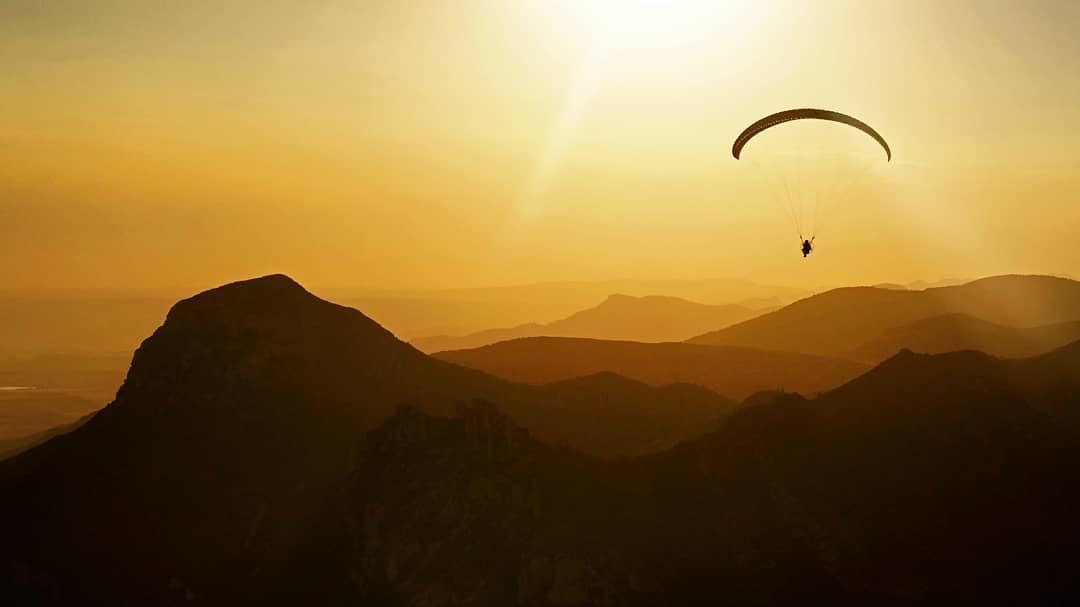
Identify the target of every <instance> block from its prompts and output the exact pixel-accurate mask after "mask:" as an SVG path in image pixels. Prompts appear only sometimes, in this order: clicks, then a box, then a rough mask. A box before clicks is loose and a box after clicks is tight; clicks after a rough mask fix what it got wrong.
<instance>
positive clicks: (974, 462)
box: [0, 276, 1080, 606]
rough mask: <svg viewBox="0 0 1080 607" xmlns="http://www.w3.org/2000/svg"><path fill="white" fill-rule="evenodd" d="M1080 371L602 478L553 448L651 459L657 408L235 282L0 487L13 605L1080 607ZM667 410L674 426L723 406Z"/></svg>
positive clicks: (762, 422) (758, 424)
mask: <svg viewBox="0 0 1080 607" xmlns="http://www.w3.org/2000/svg"><path fill="white" fill-rule="evenodd" d="M1078 368H1080V343H1076V344H1071V345H1068V346H1065V347H1063V348H1060V349H1058V350H1055V351H1053V352H1050V353H1048V354H1045V355H1042V356H1039V357H1036V358H1028V359H1019V360H999V359H995V358H993V357H990V356H987V355H985V354H981V353H977V352H955V353H949V354H943V355H917V354H913V353H911V352H907V351H905V352H902V353H900V354H898V355H896V356H894V357H892V358H890V359H889V360H888V361H886V362H884V363H882V364H881V365H879V366H877V367H875V368H874V369H872V370H870V371H869V372H867V373H865V374H863V375H861V376H859V377H858V378H856V379H854V380H852V381H850V382H848V383H847V384H845V385H843V386H841V387H839V388H837V389H835V390H832V391H829V392H827V393H825V394H823V395H821V396H819V397H817V398H814V399H806V398H803V397H801V396H799V395H792V394H785V393H769V394H758V395H755V396H754V397H753V398H750V399H748V400H747V401H746V403H745V404H744V405H743V406H742V407H740V408H739V409H738V410H736V411H734V412H733V413H731V414H730V415H728V416H727V417H726V419H724V420H723V421H721V420H720V419H716V420H714V421H712V422H706V421H703V420H698V421H692V420H689V419H687V420H686V423H687V424H690V423H693V424H694V425H696V426H697V427H698V428H700V429H701V430H703V431H706V432H707V433H706V434H704V435H701V436H699V437H697V438H695V439H692V440H686V441H682V442H680V443H679V444H676V445H674V446H672V447H668V448H666V449H663V450H661V451H655V452H652V453H650V454H647V455H639V456H636V457H626V458H616V459H612V458H601V457H597V456H595V455H587V454H582V453H580V452H578V451H577V450H575V449H570V448H567V447H565V446H558V445H574V444H580V443H581V441H582V440H583V439H582V438H581V436H582V435H588V438H587V439H585V442H586V445H592V444H595V443H597V442H599V443H605V444H607V443H610V442H611V441H615V444H618V440H617V439H619V438H620V437H622V438H626V439H629V438H633V440H646V441H648V440H651V436H650V435H648V434H647V432H646V431H647V430H648V429H649V425H650V424H651V423H652V422H653V421H655V419H656V418H655V416H656V408H647V407H646V406H645V405H634V404H633V403H634V402H636V401H637V399H639V398H652V396H651V395H653V394H654V393H656V392H657V391H656V390H654V389H652V388H649V387H647V386H643V385H641V384H638V383H635V382H630V381H627V380H625V379H623V378H620V377H618V376H614V375H611V374H601V375H598V376H594V377H585V378H581V379H577V380H572V381H567V382H559V383H557V384H552V385H547V386H540V387H529V386H524V385H518V384H512V383H507V382H503V381H500V380H497V379H494V378H491V377H489V376H486V375H484V374H482V373H479V372H475V371H469V370H465V369H462V368H460V367H456V366H454V365H451V364H449V363H445V362H442V361H438V360H435V359H432V358H430V357H427V356H424V355H423V354H420V353H419V352H417V351H416V350H414V349H412V348H411V347H409V346H408V345H406V344H403V343H402V342H400V341H398V340H396V339H395V338H394V337H393V336H392V335H390V334H389V333H388V332H386V331H385V330H383V329H382V328H381V327H379V326H378V325H377V324H375V323H374V322H373V321H371V320H370V319H368V318H367V317H365V316H363V315H362V314H360V313H359V312H357V311H356V310H352V309H349V308H344V307H341V306H335V305H333V304H329V303H327V302H324V301H321V300H319V299H317V298H315V297H313V296H312V295H310V294H309V293H307V292H306V291H304V290H303V289H302V288H300V287H299V285H296V284H295V283H293V282H292V281H291V280H289V279H287V278H285V277H282V276H273V277H267V278H263V279H257V280H254V281H247V282H244V283H237V284H233V285H227V286H225V287H222V288H220V289H216V290H213V291H209V292H206V293H203V294H200V295H198V296H196V297H193V298H191V299H189V300H185V301H183V302H180V303H178V304H177V305H176V306H174V307H173V308H172V310H171V311H170V312H169V314H168V317H167V318H166V321H165V323H164V324H163V325H162V326H161V327H160V328H158V330H157V331H155V333H154V334H153V335H152V336H151V337H150V338H148V339H147V340H146V341H144V342H143V344H142V346H141V347H140V348H139V350H138V351H137V352H136V355H135V357H134V359H133V361H132V365H131V369H130V370H129V372H128V375H127V378H126V379H125V382H124V384H123V386H122V387H121V389H120V391H119V393H118V394H117V397H116V400H115V401H114V402H113V403H111V404H110V405H109V406H108V407H106V408H105V409H103V410H102V411H100V412H98V413H97V414H96V415H94V416H93V417H92V418H91V419H90V420H89V421H87V422H86V423H85V424H83V425H82V426H80V427H79V428H77V429H75V430H73V431H71V432H69V433H67V434H64V435H62V436H58V437H56V438H53V439H51V440H49V441H48V442H46V443H44V444H42V445H39V446H37V447H34V448H32V449H30V450H28V451H26V452H24V453H21V454H19V455H17V456H15V457H12V458H10V459H7V460H4V461H2V462H0V520H2V521H5V522H8V525H7V526H6V527H5V529H4V541H3V542H0V596H3V597H4V598H5V600H6V601H7V602H9V603H11V604H20V605H21V604H34V605H38V604H106V603H107V604H116V605H146V604H153V605H166V604H180V603H183V604H209V605H225V604H260V603H282V604H296V603H304V604H310V603H325V604H346V603H352V604H378V605H416V604H425V605H433V606H439V605H505V604H526V605H597V604H615V605H656V604H677V605H681V604H716V603H721V602H732V603H736V604H759V605H760V604H766V605H773V604H805V603H806V602H807V597H812V598H811V599H810V600H811V601H812V602H815V603H817V602H822V603H829V604H886V605H899V604H966V603H978V604H1019V603H1026V602H1032V601H1034V602H1037V603H1040V604H1063V605H1064V604H1075V602H1076V601H1077V600H1078V599H1080V585H1078V584H1077V583H1076V582H1075V575H1074V568H1075V567H1074V561H1075V559H1074V553H1075V546H1076V545H1077V542H1078V541H1080V523H1077V521H1076V517H1075V512H1076V509H1077V508H1078V507H1080V490H1078V489H1077V487H1080V483H1077V481H1078V480H1080V479H1078V478H1077V476H1078V472H1077V471H1078V470H1080V465H1078V464H1080V449H1078V447H1080V424H1078V423H1077V421H1080V415H1077V413H1076V412H1077V410H1078V406H1080V374H1078V373H1077V369H1078ZM662 392H664V394H665V398H666V400H667V401H668V402H672V403H674V404H673V405H672V410H673V411H676V412H678V416H687V417H689V416H690V415H692V412H693V411H697V410H700V409H702V408H708V407H709V404H708V403H709V400H708V399H709V393H708V392H707V391H705V390H701V389H699V388H694V387H692V386H680V385H676V386H669V387H668V388H665V389H663V390H662ZM500 399H501V401H502V402H500ZM410 401H411V402H410ZM402 402H406V403H408V404H401V403H402ZM504 402H505V403H506V404H505V405H504ZM586 402H589V403H596V407H595V409H589V410H583V404H584V403H586ZM640 410H644V411H645V413H644V414H639V413H636V411H640ZM608 411H611V412H613V413H614V415H612V414H609V413H608ZM642 415H646V419H643V420H642V421H644V422H649V423H643V424H641V425H636V426H632V428H631V429H632V430H633V432H627V429H626V427H625V426H624V427H622V428H620V427H618V426H619V424H620V423H622V424H627V423H629V422H630V421H632V420H633V419H637V418H640V417H642ZM552 420H554V421H552ZM600 422H603V423H600ZM671 423H672V422H671V420H666V421H665V424H669V425H668V426H667V427H668V428H670V427H671V426H670V424H671ZM583 428H584V429H583ZM605 433H606V434H605ZM661 434H662V433H661ZM669 440H670V439H669Z"/></svg>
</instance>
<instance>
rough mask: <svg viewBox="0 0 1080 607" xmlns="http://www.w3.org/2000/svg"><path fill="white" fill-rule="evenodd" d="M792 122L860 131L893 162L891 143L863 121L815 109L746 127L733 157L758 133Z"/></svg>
mask: <svg viewBox="0 0 1080 607" xmlns="http://www.w3.org/2000/svg"><path fill="white" fill-rule="evenodd" d="M792 120H829V121H832V122H839V123H842V124H846V125H849V126H852V127H855V128H857V129H859V130H860V131H862V132H864V133H866V134H867V135H869V136H871V137H873V138H874V140H875V141H877V142H878V143H879V144H880V145H881V147H883V148H885V158H886V160H887V161H888V160H892V150H891V149H889V143H888V142H887V141H885V138H884V137H882V136H881V134H880V133H878V132H877V131H875V130H874V129H873V127H871V126H870V125H868V124H866V123H865V122H863V121H862V120H859V119H858V118H855V117H854V116H848V115H847V114H841V113H840V112H834V111H832V110H819V109H814V108H799V109H794V110H785V111H783V112H777V113H775V114H770V115H768V116H766V117H764V118H762V119H761V120H758V121H757V122H755V123H754V124H751V125H750V126H748V127H746V129H745V130H743V132H742V133H739V136H738V137H736V138H735V143H734V144H733V145H732V146H731V155H732V156H734V157H735V159H736V160H738V158H739V154H741V153H742V149H743V146H745V145H746V144H747V142H749V141H750V140H751V139H753V138H754V137H755V136H756V135H757V134H758V133H760V132H762V131H764V130H766V129H770V128H772V127H774V126H776V125H779V124H783V123H785V122H791V121H792Z"/></svg>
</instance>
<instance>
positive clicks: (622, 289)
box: [318, 278, 809, 340]
mask: <svg viewBox="0 0 1080 607" xmlns="http://www.w3.org/2000/svg"><path fill="white" fill-rule="evenodd" d="M318 293H319V294H321V295H323V296H325V297H326V298H327V299H330V300H332V301H336V302H340V303H343V304H346V305H350V306H354V307H356V308H357V309H360V310H363V311H364V312H365V313H367V314H369V315H371V316H372V318H378V319H379V321H380V322H381V323H383V324H384V326H386V327H387V328H388V329H390V330H391V331H393V332H394V333H395V334H396V335H398V336H399V337H402V338H404V339H408V340H414V339H417V338H421V337H430V336H435V335H455V336H460V335H469V334H471V333H476V332H479V331H486V330H489V329H492V328H495V327H518V326H520V325H527V324H544V323H549V322H553V321H556V320H557V319H560V318H565V317H567V316H569V315H571V314H574V313H575V312H578V311H581V310H584V309H586V308H591V307H594V306H596V305H597V303H598V302H601V301H603V300H604V299H605V298H607V297H608V296H610V295H612V294H614V293H621V294H624V295H627V296H630V297H646V296H650V295H662V296H666V297H673V298H680V299H687V300H690V301H694V302H700V303H702V304H707V305H727V304H733V303H734V304H739V305H743V306H746V307H749V308H754V309H760V308H775V307H779V306H781V305H784V304H786V303H789V302H791V301H794V300H796V299H798V298H799V297H803V296H805V295H807V294H809V291H808V290H806V289H796V288H791V287H782V286H773V285H760V284H757V283H754V282H751V281H749V280H744V279H739V278H720V279H712V280H604V281H551V282H542V283H536V284H531V285H521V286H512V287H491V288H471V289H322V290H320V291H318Z"/></svg>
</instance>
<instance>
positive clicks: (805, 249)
mask: <svg viewBox="0 0 1080 607" xmlns="http://www.w3.org/2000/svg"><path fill="white" fill-rule="evenodd" d="M813 240H814V239H813V238H811V239H810V240H803V241H802V256H803V257H806V256H807V255H809V254H810V251H813V250H814V245H812V244H811V242H812V241H813Z"/></svg>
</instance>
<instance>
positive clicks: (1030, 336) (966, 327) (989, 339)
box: [851, 314, 1080, 362]
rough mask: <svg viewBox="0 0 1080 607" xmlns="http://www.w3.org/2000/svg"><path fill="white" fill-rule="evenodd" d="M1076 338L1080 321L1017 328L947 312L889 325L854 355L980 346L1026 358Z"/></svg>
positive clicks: (881, 356)
mask: <svg viewBox="0 0 1080 607" xmlns="http://www.w3.org/2000/svg"><path fill="white" fill-rule="evenodd" d="M1076 340H1080V321H1072V322H1064V323H1057V324H1053V325H1042V326H1038V327H1027V328H1018V327H1006V326H1002V325H998V324H994V323H991V322H987V321H985V320H980V319H978V318H975V317H973V316H968V315H967V314H944V315H941V316H931V317H930V318H924V319H922V320H917V321H915V322H913V323H909V324H906V325H901V326H899V327H893V328H891V329H888V330H886V331H885V332H884V333H882V334H881V335H879V336H878V337H876V338H874V339H871V340H869V341H867V342H866V343H864V344H862V345H861V346H859V347H858V348H856V349H855V351H854V352H852V354H851V356H852V357H853V358H855V359H857V360H863V361H870V362H875V361H880V360H884V359H886V358H888V357H890V356H892V355H893V354H896V353H897V352H898V351H900V350H903V349H909V350H914V351H916V352H922V353H927V354H938V353H942V352H952V351H956V350H979V351H980V352H986V353H987V354H992V355H994V356H999V357H1002V358H1023V357H1027V356H1035V355H1036V354H1042V353H1043V352H1048V351H1050V350H1053V349H1055V348H1059V347H1061V346H1064V345H1066V344H1069V343H1072V342H1074V341H1076Z"/></svg>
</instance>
